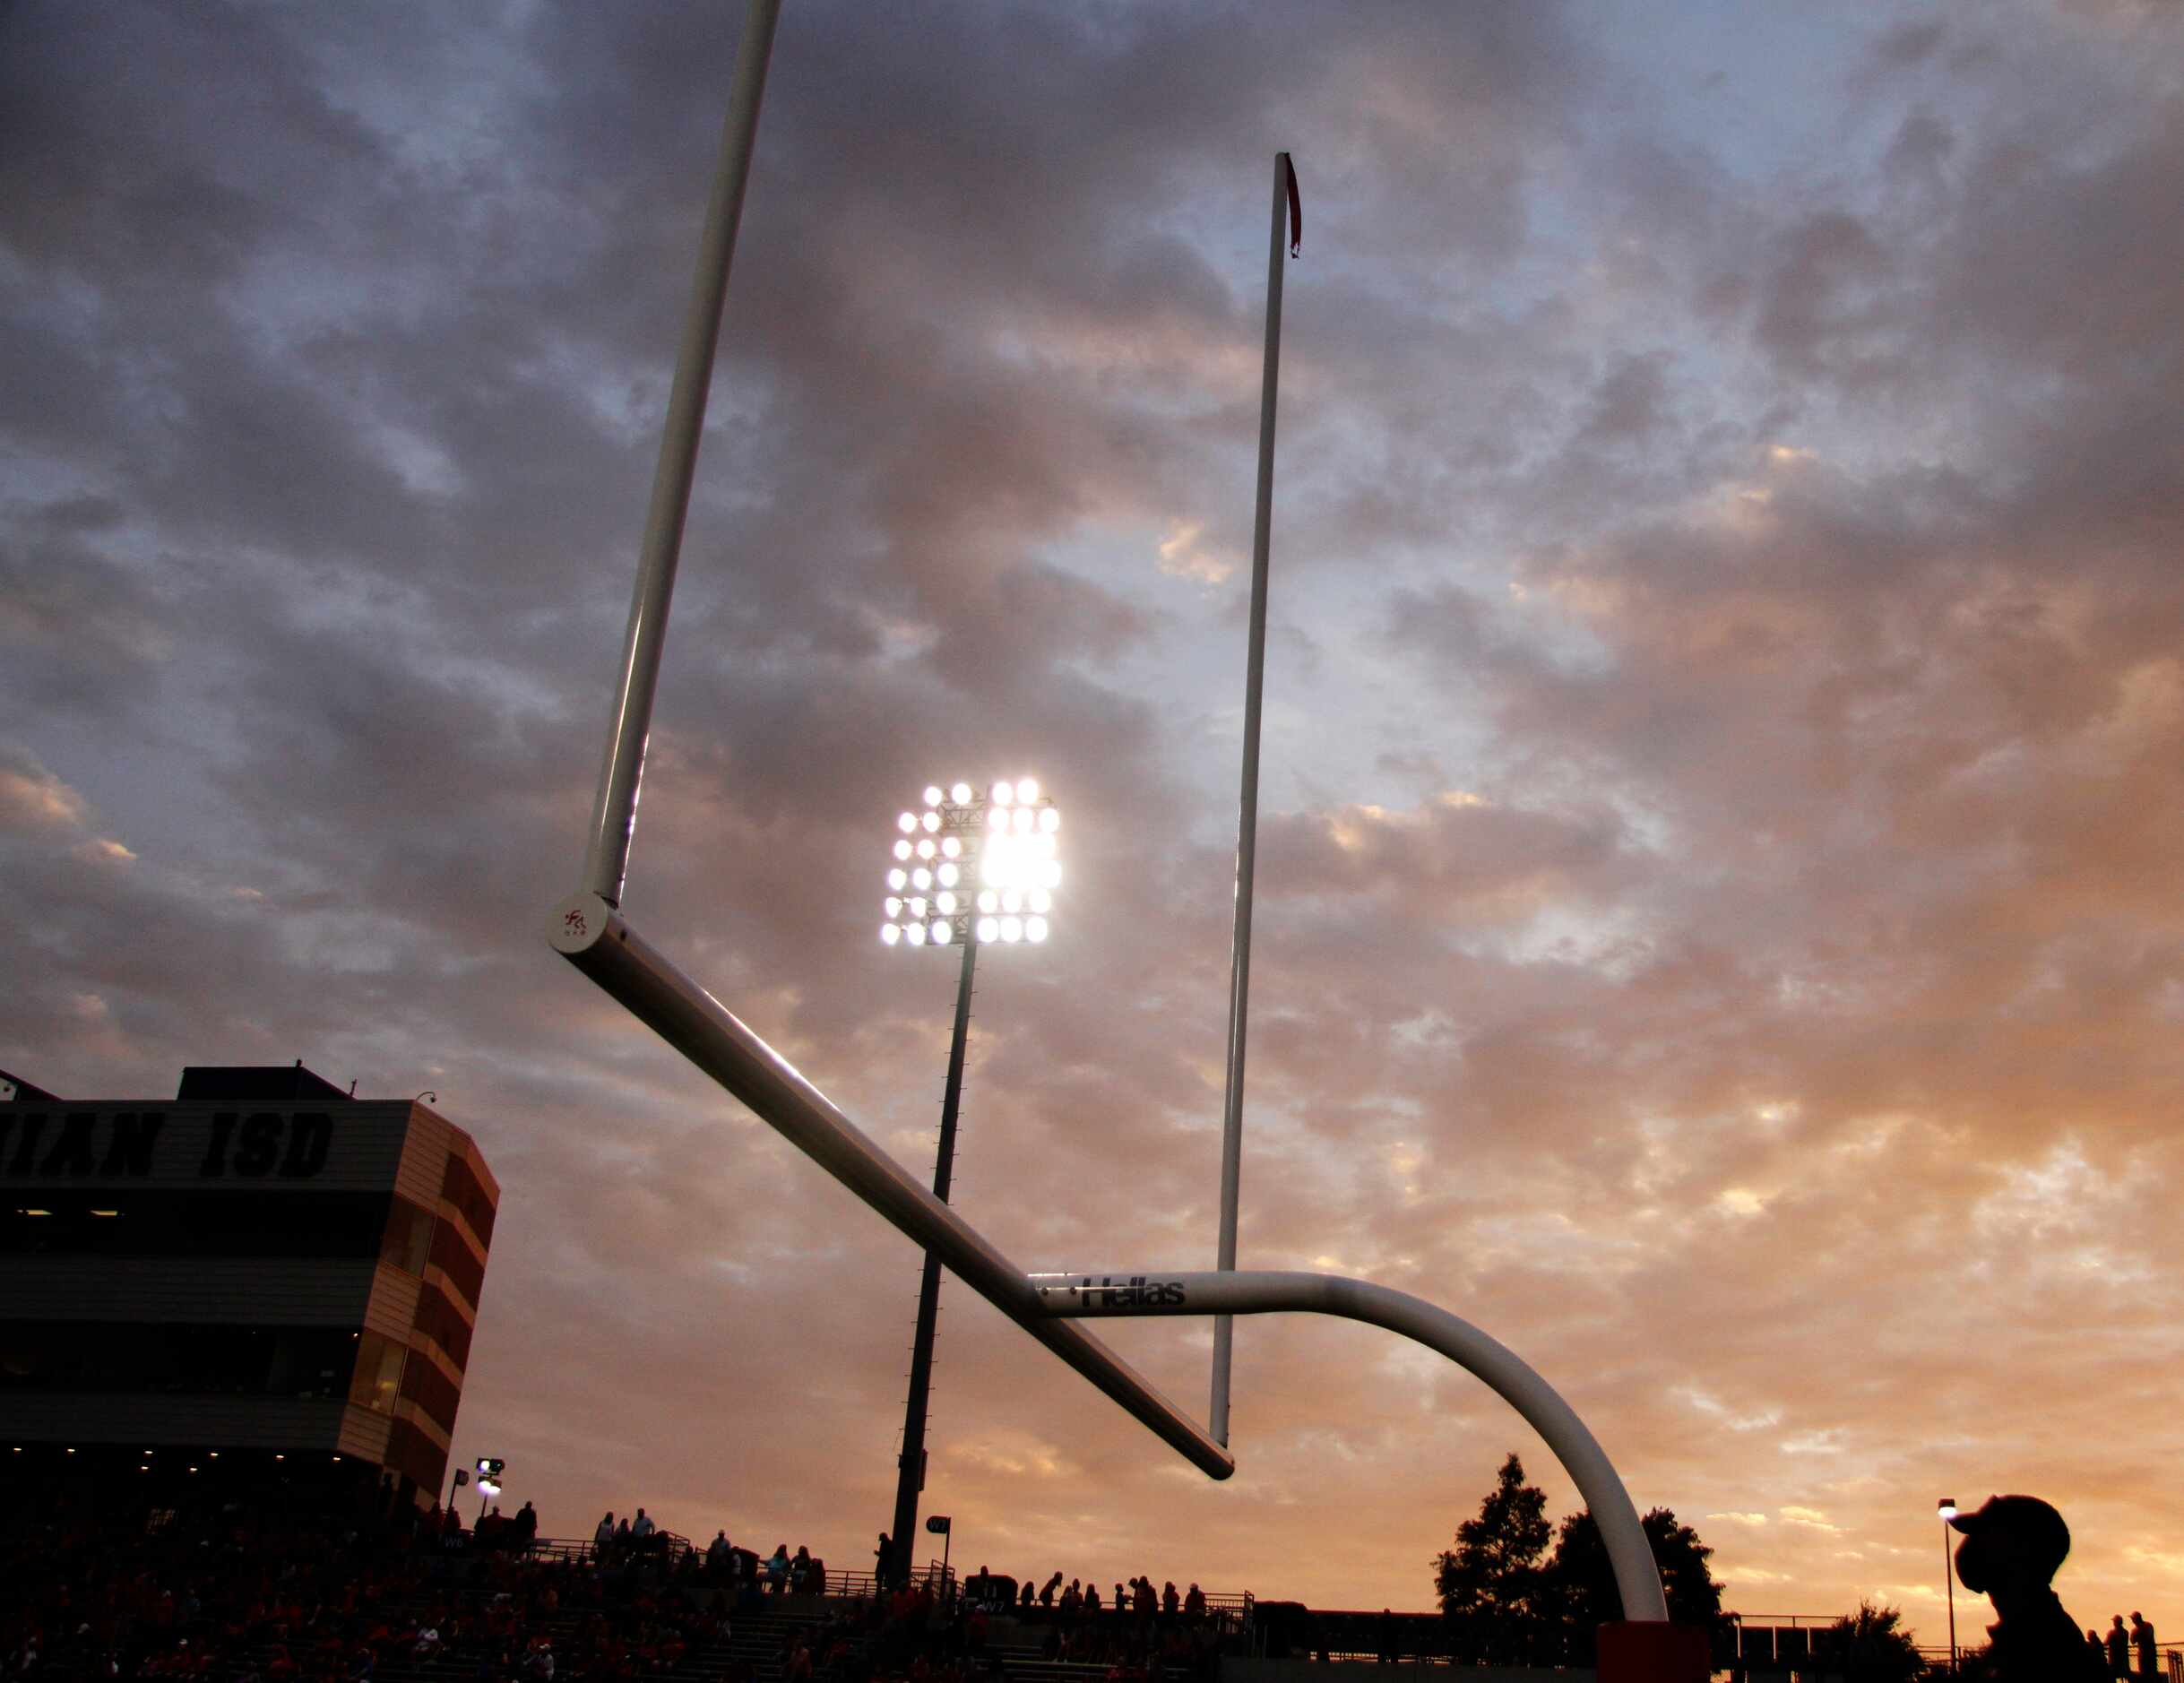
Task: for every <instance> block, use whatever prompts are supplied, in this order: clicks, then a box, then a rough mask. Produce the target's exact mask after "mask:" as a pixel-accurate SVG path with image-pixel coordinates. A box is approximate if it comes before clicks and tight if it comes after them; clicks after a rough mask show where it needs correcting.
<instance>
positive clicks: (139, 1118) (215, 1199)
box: [0, 1063, 500, 1503]
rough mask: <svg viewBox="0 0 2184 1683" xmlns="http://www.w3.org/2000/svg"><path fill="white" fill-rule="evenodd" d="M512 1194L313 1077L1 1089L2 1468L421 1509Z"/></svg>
mask: <svg viewBox="0 0 2184 1683" xmlns="http://www.w3.org/2000/svg"><path fill="white" fill-rule="evenodd" d="M11 1088H12V1089H13V1092H12V1093H11V1092H10V1089H11ZM499 1198H500V1191H499V1187H498V1186H497V1185H496V1182H495V1181H494V1178H493V1176H492V1173H491V1171H490V1170H489V1169H488V1168H487V1166H486V1161H485V1159H484V1157H483V1156H482V1155H481V1154H480V1153H479V1150H478V1146H477V1143H476V1142H475V1141H473V1140H472V1139H471V1138H470V1135H468V1134H466V1133H464V1132H463V1131H462V1129H461V1128H459V1127H456V1126H453V1124H452V1123H450V1122H448V1121H447V1120H446V1119H445V1118H443V1117H441V1116H439V1115H438V1114H437V1113H436V1112H435V1111H434V1110H432V1109H430V1108H428V1107H427V1105H425V1104H423V1103H421V1102H418V1101H414V1100H399V1101H381V1100H358V1099H354V1098H352V1097H350V1094H348V1093H346V1092H342V1091H341V1089H340V1088H339V1087H336V1086H334V1085H332V1083H327V1082H325V1081H322V1080H321V1079H320V1078H319V1077H318V1076H316V1075H313V1074H311V1072H309V1071H308V1070H306V1069H305V1068H304V1067H303V1066H302V1065H301V1064H300V1063H298V1064H297V1065H296V1066H294V1067H293V1068H272V1069H258V1068H191V1069H186V1070H185V1071H184V1072H183V1075H182V1083H181V1087H180V1090H179V1092H177V1095H176V1096H175V1097H174V1098H173V1099H171V1100H159V1099H111V1100H107V1099H100V1100H59V1099H56V1098H55V1097H53V1096H52V1095H51V1094H47V1093H43V1092H39V1090H38V1089H37V1088H36V1087H34V1086H30V1085H29V1084H27V1083H22V1082H20V1081H18V1080H15V1079H14V1078H12V1077H0V1460H4V1461H5V1462H7V1463H12V1466H13V1469H15V1470H19V1471H20V1472H22V1473H24V1474H26V1475H28V1474H31V1473H33V1472H36V1471H38V1470H40V1469H42V1470H44V1471H45V1472H47V1474H49V1475H50V1474H52V1473H53V1472H56V1470H64V1469H65V1470H67V1471H69V1472H80V1473H82V1475H84V1476H90V1475H91V1473H92V1472H93V1470H94V1469H99V1470H101V1471H102V1472H103V1473H105V1474H107V1475H111V1474H113V1473H114V1472H120V1473H122V1474H123V1475H125V1478H126V1477H129V1476H134V1477H140V1478H144V1479H145V1480H146V1482H145V1484H144V1486H143V1487H142V1488H145V1489H152V1488H154V1487H155V1486H167V1485H169V1484H170V1482H171V1481H172V1480H176V1479H178V1478H181V1477H184V1476H186V1475H194V1476H195V1477H196V1478H199V1479H202V1480H205V1481H206V1482H208V1483H210V1482H211V1481H212V1480H214V1479H217V1480H218V1481H219V1482H220V1483H222V1484H229V1483H232V1482H234V1481H237V1480H248V1479H251V1478H253V1477H255V1478H258V1479H260V1480H263V1479H264V1478H266V1477H267V1476H268V1475H272V1474H276V1473H277V1474H278V1476H279V1477H280V1478H281V1479H283V1480H292V1479H294V1478H295V1477H296V1476H298V1474H305V1475H306V1476H312V1477H315V1478H317V1479H320V1480H326V1479H330V1478H331V1477H332V1476H334V1475H333V1474H332V1472H329V1470H330V1469H339V1470H340V1475H341V1476H342V1477H344V1478H347V1479H349V1480H358V1479H359V1478H360V1475H362V1474H364V1473H367V1472H368V1474H369V1476H370V1478H371V1480H372V1481H373V1482H374V1483H375V1484H376V1483H377V1482H378V1480H379V1479H380V1477H381V1475H382V1473H383V1472H393V1474H394V1475H395V1477H396V1480H397V1481H398V1483H399V1484H400V1486H401V1489H404V1490H405V1491H408V1492H411V1493H413V1496H414V1499H416V1500H418V1501H419V1502H420V1503H421V1502H424V1501H428V1500H430V1499H431V1498H432V1497H434V1496H436V1494H438V1493H439V1492H440V1490H441V1489H442V1485H443V1480H444V1478H445V1472H446V1468H447V1456H448V1447H449V1441H450V1437H451V1436H452V1434H453V1430H454V1425H455V1411H456V1408H457V1406H458V1404H459V1403H461V1401H462V1379H463V1374H464V1370H465V1369H466V1368H467V1367H468V1364H469V1361H470V1336H471V1333H472V1330H473V1329H474V1328H475V1326H476V1325H477V1320H478V1304H479V1296H480V1294H481V1292H482V1290H483V1287H484V1283H485V1272H486V1258H487V1254H488V1249H489V1247H490V1246H491V1244H492V1240H493V1219H494V1213H495V1210H496V1206H497V1204H498V1203H499ZM71 1456H73V1457H79V1459H66V1458H67V1457H71Z"/></svg>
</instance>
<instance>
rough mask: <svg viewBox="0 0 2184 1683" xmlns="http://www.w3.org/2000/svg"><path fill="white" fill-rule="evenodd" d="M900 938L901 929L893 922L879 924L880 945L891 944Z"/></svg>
mask: <svg viewBox="0 0 2184 1683" xmlns="http://www.w3.org/2000/svg"><path fill="white" fill-rule="evenodd" d="M901 939H902V930H901V929H899V928H896V927H895V926H894V925H893V924H892V923H883V924H882V925H880V945H882V946H893V945H894V944H895V943H896V942H897V941H900V940H901Z"/></svg>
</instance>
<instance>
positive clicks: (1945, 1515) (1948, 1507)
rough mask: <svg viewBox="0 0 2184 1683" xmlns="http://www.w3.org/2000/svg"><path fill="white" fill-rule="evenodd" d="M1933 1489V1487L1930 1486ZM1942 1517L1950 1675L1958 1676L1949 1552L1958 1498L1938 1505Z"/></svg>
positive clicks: (1952, 1567) (1953, 1569) (1952, 1565)
mask: <svg viewBox="0 0 2184 1683" xmlns="http://www.w3.org/2000/svg"><path fill="white" fill-rule="evenodd" d="M1927 1488H1928V1489H1932V1488H1933V1487H1932V1486H1930V1485H1929V1486H1928V1487H1927ZM1937 1506H1938V1509H1939V1512H1940V1515H1941V1575H1942V1578H1943V1580H1944V1581H1945V1582H1947V1584H1948V1586H1949V1675H1950V1676H1951V1677H1955V1675H1956V1560H1955V1557H1954V1556H1953V1555H1952V1554H1951V1552H1950V1550H1949V1543H1950V1541H1951V1540H1950V1537H1949V1522H1950V1521H1951V1520H1953V1519H1955V1517H1956V1498H1955V1497H1953V1496H1945V1497H1942V1498H1941V1500H1940V1502H1939V1503H1938V1505H1937Z"/></svg>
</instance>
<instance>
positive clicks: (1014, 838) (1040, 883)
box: [880, 777, 1062, 1584]
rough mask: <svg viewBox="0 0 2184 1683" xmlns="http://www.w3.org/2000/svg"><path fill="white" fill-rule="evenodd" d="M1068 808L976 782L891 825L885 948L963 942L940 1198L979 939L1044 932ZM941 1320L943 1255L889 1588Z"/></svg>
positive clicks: (905, 1553) (922, 1331)
mask: <svg viewBox="0 0 2184 1683" xmlns="http://www.w3.org/2000/svg"><path fill="white" fill-rule="evenodd" d="M1061 827H1062V815H1061V814H1060V813H1059V812H1057V810H1056V809H1055V806H1054V803H1053V802H1052V801H1051V800H1049V798H1047V796H1046V795H1045V793H1044V792H1043V791H1042V790H1040V787H1039V783H1038V781H1037V780H1036V779H1033V778H1029V777H1025V778H1019V779H1017V780H1016V781H1014V782H998V783H995V784H993V785H992V786H991V787H990V788H988V789H985V790H980V789H978V788H976V787H974V786H973V785H971V784H970V783H957V784H954V786H952V787H950V788H948V789H945V790H944V789H943V788H941V787H940V785H938V784H937V783H935V784H932V785H930V786H928V788H927V790H926V791H925V805H924V807H922V809H920V810H918V811H914V812H905V813H903V814H902V816H900V817H899V818H897V819H896V820H895V829H896V831H897V832H898V833H897V835H896V836H895V841H894V860H893V864H891V865H890V866H889V867H888V870H887V896H886V899H885V901H884V902H882V910H883V911H885V913H886V919H887V920H886V921H885V923H883V924H881V925H880V940H881V942H882V943H883V944H884V945H887V946H893V947H902V946H936V947H945V946H960V947H961V948H962V949H963V968H962V970H961V971H960V972H959V973H958V980H957V981H956V985H955V1031H954V1034H953V1035H951V1036H950V1037H949V1040H948V1079H947V1084H946V1086H945V1088H944V1089H943V1090H942V1096H941V1101H940V1150H939V1153H938V1156H937V1161H935V1163H934V1165H933V1195H934V1196H935V1197H936V1198H938V1199H939V1200H940V1201H941V1202H942V1203H943V1204H945V1203H946V1202H947V1201H948V1186H949V1182H950V1181H951V1180H952V1179H953V1178H954V1167H955V1117H956V1112H957V1110H958V1109H960V1108H961V1106H962V1102H963V1048H964V1044H965V1042H966V1041H967V1040H968V1039H969V1038H970V1032H971V971H972V969H973V967H974V966H975V965H976V963H977V962H978V952H979V948H980V945H990V944H992V943H996V942H998V943H1001V944H1003V945H1014V944H1015V943H1019V942H1029V943H1032V945H1037V944H1038V943H1040V942H1041V941H1044V940H1045V939H1046V938H1047V931H1048V927H1049V926H1048V917H1049V913H1050V912H1051V911H1053V908H1054V891H1055V890H1056V889H1057V888H1058V887H1059V886H1061V881H1062V867H1061V862H1060V860H1059V859H1057V857H1056V855H1057V851H1058V849H1057V835H1056V833H1057V831H1059V830H1060V829H1061ZM939 1316H940V1256H939V1254H938V1253H937V1252H936V1251H932V1250H928V1251H927V1252H926V1253H925V1272H924V1273H923V1275H922V1276H921V1277H920V1278H919V1282H918V1330H917V1333H916V1335H915V1337H914V1338H913V1339H912V1341H911V1358H910V1398H909V1400H908V1402H906V1403H904V1404H903V1409H902V1458H901V1460H900V1462H899V1463H897V1468H898V1470H897V1472H896V1475H895V1497H894V1527H893V1530H892V1531H890V1532H888V1533H887V1541H888V1549H889V1551H890V1556H891V1558H888V1559H886V1560H883V1561H882V1562H881V1563H880V1569H881V1572H882V1574H883V1575H884V1576H885V1577H886V1578H887V1579H888V1580H889V1581H890V1582H891V1583H895V1584H901V1583H903V1582H905V1581H907V1580H908V1578H909V1576H910V1569H911V1549H912V1548H914V1547H915V1538H916V1535H917V1526H918V1495H919V1491H921V1490H922V1489H924V1488H925V1420H926V1402H927V1398H928V1394H929V1393H930V1391H931V1388H932V1379H933V1338H934V1334H935V1332H936V1331H937V1323H938V1320H939Z"/></svg>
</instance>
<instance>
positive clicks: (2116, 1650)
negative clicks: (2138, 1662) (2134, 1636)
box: [2108, 1613, 2131, 1677]
mask: <svg viewBox="0 0 2184 1683" xmlns="http://www.w3.org/2000/svg"><path fill="white" fill-rule="evenodd" d="M2108 1669H2109V1670H2110V1671H2111V1673H2113V1674H2114V1675H2115V1676H2117V1677H2128V1676H2130V1675H2131V1633H2130V1632H2129V1631H2128V1630H2126V1629H2125V1628H2124V1627H2123V1615H2122V1614H2121V1613H2118V1614H2117V1615H2116V1617H2115V1618H2112V1619H2111V1620H2110V1621H2109V1626H2108Z"/></svg>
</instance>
